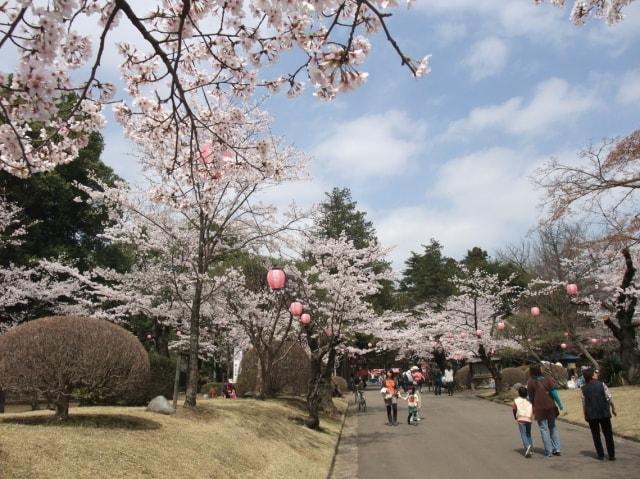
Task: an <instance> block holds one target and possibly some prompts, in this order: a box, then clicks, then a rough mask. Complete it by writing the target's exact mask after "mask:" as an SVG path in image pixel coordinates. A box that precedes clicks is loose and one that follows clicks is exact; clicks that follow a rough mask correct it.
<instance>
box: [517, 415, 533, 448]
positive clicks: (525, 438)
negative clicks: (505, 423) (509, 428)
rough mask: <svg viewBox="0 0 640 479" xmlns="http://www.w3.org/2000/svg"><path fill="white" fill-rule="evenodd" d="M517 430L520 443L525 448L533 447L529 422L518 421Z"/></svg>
mask: <svg viewBox="0 0 640 479" xmlns="http://www.w3.org/2000/svg"><path fill="white" fill-rule="evenodd" d="M518 430H519V431H520V438H521V439H522V445H523V446H524V448H525V449H526V448H527V447H529V446H532V447H533V441H532V440H531V423H530V422H525V423H521V422H519V423H518Z"/></svg>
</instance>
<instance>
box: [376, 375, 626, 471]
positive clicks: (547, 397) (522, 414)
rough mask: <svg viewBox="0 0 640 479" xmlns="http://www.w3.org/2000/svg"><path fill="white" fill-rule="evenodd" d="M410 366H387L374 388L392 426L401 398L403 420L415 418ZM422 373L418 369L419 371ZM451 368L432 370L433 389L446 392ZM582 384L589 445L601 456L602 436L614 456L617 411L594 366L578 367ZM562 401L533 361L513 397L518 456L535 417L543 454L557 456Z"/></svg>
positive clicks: (416, 397)
mask: <svg viewBox="0 0 640 479" xmlns="http://www.w3.org/2000/svg"><path fill="white" fill-rule="evenodd" d="M412 373H415V370H411V369H410V370H408V371H406V372H404V373H401V374H399V375H397V376H396V375H395V374H394V373H393V371H387V373H386V377H385V379H384V381H383V382H382V389H381V390H380V393H381V394H382V397H383V399H384V403H385V406H386V412H387V423H386V424H387V425H389V426H397V425H398V401H399V400H400V399H402V400H404V401H407V413H408V415H407V424H416V425H417V423H418V422H419V421H420V419H421V418H420V417H419V412H420V408H421V405H422V402H421V398H420V389H419V387H418V386H420V385H421V384H419V382H418V381H416V377H415V376H414V375H413V374H412ZM423 377H424V374H423ZM453 378H454V374H453V368H451V366H450V365H447V367H446V369H445V370H444V373H442V372H441V371H439V370H436V371H435V375H434V383H433V384H434V393H435V394H436V395H441V394H442V388H443V387H445V388H446V390H447V392H448V394H449V395H453V391H454V387H453V385H454V380H453ZM582 378H583V384H582V386H581V388H580V390H581V397H582V407H583V413H584V418H585V421H586V422H587V423H588V424H589V428H590V429H591V434H592V438H593V444H594V446H595V449H596V454H597V457H598V459H599V460H604V458H605V450H604V447H603V444H602V437H601V435H602V436H604V442H605V446H606V452H607V456H608V457H609V460H611V461H615V459H616V453H615V444H614V441H613V429H612V426H611V417H612V415H613V416H616V415H617V411H616V407H615V404H614V402H613V397H612V395H611V392H610V391H609V389H608V388H607V386H606V384H604V383H603V382H601V381H600V380H599V371H598V370H595V369H585V370H583V371H582ZM563 409H564V405H563V404H562V401H561V399H560V395H559V394H558V386H557V383H556V382H555V381H554V380H553V379H552V378H551V377H549V376H545V375H544V374H543V372H542V367H541V365H539V364H536V365H532V366H531V367H530V368H529V380H528V382H527V385H526V387H525V386H521V387H520V388H519V389H518V397H517V398H516V399H515V400H514V401H513V405H512V410H513V417H514V419H515V420H516V422H517V424H518V431H519V433H520V437H521V439H522V445H523V447H524V456H525V457H527V458H529V457H531V456H532V455H533V439H532V435H531V426H532V424H533V422H534V421H535V422H536V423H537V424H538V428H539V430H540V435H541V438H542V445H543V448H544V454H545V456H546V457H553V456H560V455H561V454H562V452H561V445H560V434H559V431H558V427H557V422H556V419H557V417H558V416H559V415H560V411H562V410H563Z"/></svg>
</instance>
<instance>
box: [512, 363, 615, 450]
mask: <svg viewBox="0 0 640 479" xmlns="http://www.w3.org/2000/svg"><path fill="white" fill-rule="evenodd" d="M529 377H530V378H529V381H528V382H527V386H526V387H524V386H522V387H520V388H519V389H518V397H517V398H516V399H515V400H514V402H513V406H512V409H513V417H514V419H515V420H516V422H517V423H518V430H519V432H520V437H521V439H522V445H523V446H524V456H525V457H531V456H532V454H533V440H532V437H531V424H532V423H533V421H534V420H535V421H536V422H537V424H538V428H539V429H540V435H541V436H542V445H543V447H544V454H545V456H547V457H553V456H560V455H561V447H560V434H559V432H558V428H557V424H556V418H557V417H558V416H559V414H560V411H561V410H563V409H564V406H563V404H562V401H561V400H560V396H559V395H558V388H557V384H556V382H555V381H554V380H553V379H551V378H550V377H545V376H544V375H543V374H542V369H541V367H540V365H533V366H531V367H530V368H529ZM583 377H584V385H583V386H582V388H581V394H582V406H583V412H584V418H585V421H587V422H588V423H589V427H590V429H591V434H592V437H593V444H594V446H595V449H596V454H597V457H598V459H599V460H604V458H605V454H604V448H603V447H602V438H601V431H602V435H604V438H605V444H606V447H607V454H608V456H609V460H611V461H615V459H616V453H615V445H614V442H613V430H612V427H611V415H612V414H613V415H614V416H615V415H617V412H616V408H615V404H614V403H613V398H612V396H611V393H610V392H609V390H608V388H607V386H606V385H605V384H604V383H603V382H601V381H600V380H599V377H598V371H597V370H593V369H587V370H585V371H584V372H583Z"/></svg>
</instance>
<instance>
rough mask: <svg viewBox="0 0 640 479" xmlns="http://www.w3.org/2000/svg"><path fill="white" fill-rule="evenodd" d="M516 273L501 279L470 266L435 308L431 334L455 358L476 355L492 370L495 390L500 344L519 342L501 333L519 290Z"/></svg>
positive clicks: (499, 380)
mask: <svg viewBox="0 0 640 479" xmlns="http://www.w3.org/2000/svg"><path fill="white" fill-rule="evenodd" d="M512 280H513V277H510V278H507V279H506V280H502V279H500V278H499V276H498V275H497V274H490V273H487V272H486V271H484V270H482V269H480V268H477V269H474V270H471V271H469V270H467V269H466V268H465V267H464V266H463V267H462V273H461V274H460V275H459V276H456V277H455V278H454V279H453V282H454V285H455V286H456V289H457V292H458V293H457V294H456V295H453V296H451V297H450V298H449V299H448V300H447V302H446V303H445V304H444V306H443V307H442V310H441V311H436V312H432V313H431V314H430V316H431V324H432V327H431V328H432V333H431V335H432V336H437V340H438V343H439V346H440V347H442V348H443V349H444V351H446V352H447V355H448V357H451V358H454V359H463V358H467V359H469V358H477V359H480V361H481V362H482V364H483V365H484V366H485V367H486V368H487V369H488V370H489V372H490V373H491V377H492V378H493V379H494V381H495V389H496V392H499V391H500V390H501V389H502V376H501V374H500V370H499V369H498V368H497V366H496V365H495V363H494V362H493V361H492V357H493V356H494V355H495V354H496V352H497V350H498V349H499V348H501V347H512V348H517V347H518V345H517V343H515V342H514V341H512V340H509V339H508V338H504V337H502V336H501V335H500V334H498V332H499V330H498V323H500V322H502V320H503V319H504V318H505V317H507V316H508V315H510V314H511V312H512V309H513V306H514V303H515V301H516V300H517V298H518V295H519V294H520V291H519V288H518V287H516V286H513V285H512Z"/></svg>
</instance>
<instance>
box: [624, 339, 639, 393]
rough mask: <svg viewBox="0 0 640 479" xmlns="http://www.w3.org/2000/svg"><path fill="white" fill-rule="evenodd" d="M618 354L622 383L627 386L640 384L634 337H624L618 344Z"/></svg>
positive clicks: (636, 347) (636, 346)
mask: <svg viewBox="0 0 640 479" xmlns="http://www.w3.org/2000/svg"><path fill="white" fill-rule="evenodd" d="M619 352H620V362H621V363H622V369H623V379H624V381H625V382H626V383H627V384H637V383H638V382H640V352H638V344H637V341H636V340H635V337H631V336H630V335H626V336H625V337H624V340H623V341H621V342H620V348H619Z"/></svg>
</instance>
